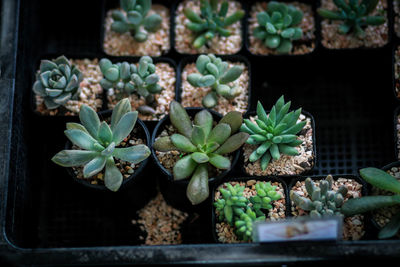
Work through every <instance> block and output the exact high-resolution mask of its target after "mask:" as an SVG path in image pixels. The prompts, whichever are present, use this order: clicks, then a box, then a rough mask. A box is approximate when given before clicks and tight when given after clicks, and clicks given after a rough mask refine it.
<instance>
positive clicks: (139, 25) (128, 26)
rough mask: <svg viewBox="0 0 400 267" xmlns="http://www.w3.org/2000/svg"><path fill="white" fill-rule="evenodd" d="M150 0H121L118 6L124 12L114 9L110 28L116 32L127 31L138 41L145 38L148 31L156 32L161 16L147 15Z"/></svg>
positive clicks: (142, 40)
mask: <svg viewBox="0 0 400 267" xmlns="http://www.w3.org/2000/svg"><path fill="white" fill-rule="evenodd" d="M151 2H152V1H151V0H121V1H120V6H121V8H122V9H123V11H124V12H122V11H120V10H114V11H113V12H112V18H113V19H114V22H113V23H112V24H111V30H112V31H115V32H118V33H125V32H129V33H130V34H131V35H132V37H133V38H134V39H135V40H136V41H138V42H144V41H146V40H147V37H148V36H147V35H148V32H156V31H157V30H158V29H159V28H160V26H161V21H162V18H161V16H160V15H158V14H152V15H150V16H147V14H148V12H149V11H150V9H151Z"/></svg>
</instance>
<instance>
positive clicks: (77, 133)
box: [64, 129, 104, 151]
mask: <svg viewBox="0 0 400 267" xmlns="http://www.w3.org/2000/svg"><path fill="white" fill-rule="evenodd" d="M64 133H65V135H66V136H67V137H68V139H69V140H70V141H71V142H72V143H73V144H74V145H77V146H79V147H80V148H83V149H86V150H96V149H97V147H96V145H95V144H98V142H97V140H96V139H94V138H93V137H92V136H90V135H89V134H87V133H86V132H84V131H81V130H78V129H72V130H65V131H64ZM103 149H104V148H103ZM96 151H97V150H96Z"/></svg>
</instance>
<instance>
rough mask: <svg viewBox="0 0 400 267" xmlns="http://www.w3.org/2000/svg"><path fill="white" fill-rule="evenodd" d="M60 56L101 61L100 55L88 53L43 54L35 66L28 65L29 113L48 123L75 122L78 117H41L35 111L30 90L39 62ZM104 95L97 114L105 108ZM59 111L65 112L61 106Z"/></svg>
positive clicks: (33, 95) (34, 103)
mask: <svg viewBox="0 0 400 267" xmlns="http://www.w3.org/2000/svg"><path fill="white" fill-rule="evenodd" d="M62 55H64V56H66V57H67V58H68V59H69V60H71V59H85V58H87V59H95V58H98V59H99V60H100V59H101V56H100V55H96V54H94V53H90V54H88V53H86V54H70V53H59V54H43V55H42V56H40V57H39V58H37V59H36V60H35V62H36V64H34V65H30V66H29V68H30V73H31V75H30V79H29V82H28V83H27V85H26V86H27V87H29V89H28V90H29V95H30V109H31V111H32V113H33V114H35V116H37V117H39V118H42V119H43V120H45V121H46V122H49V121H63V122H67V121H70V120H74V121H75V120H77V118H78V115H73V116H67V115H64V114H61V115H60V114H57V115H55V116H50V115H42V114H41V113H40V112H38V111H37V110H36V100H35V93H34V92H33V90H32V86H33V84H34V83H35V81H36V73H37V71H38V70H39V66H40V61H41V60H44V59H47V60H52V59H55V58H57V57H59V56H62ZM105 96H106V95H105V92H103V94H102V95H101V96H100V98H101V99H102V100H103V105H102V107H101V108H100V110H98V112H101V111H102V110H104V109H105V107H106V103H105V101H104V100H105V99H106V97H105ZM60 109H61V111H67V110H66V109H65V108H64V107H62V106H60Z"/></svg>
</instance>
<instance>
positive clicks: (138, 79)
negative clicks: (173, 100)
mask: <svg viewBox="0 0 400 267" xmlns="http://www.w3.org/2000/svg"><path fill="white" fill-rule="evenodd" d="M99 65H100V69H101V72H102V73H103V75H104V78H103V79H102V80H101V81H100V84H101V86H102V87H103V88H104V89H106V90H107V89H110V88H114V89H117V90H118V91H119V92H120V94H121V96H120V97H123V96H127V95H129V94H132V93H135V94H137V95H139V96H142V97H143V98H145V99H146V103H148V104H149V103H152V102H153V101H154V94H159V93H160V92H161V91H162V89H163V88H162V87H161V86H160V85H159V84H158V82H159V80H160V77H159V76H158V75H157V74H156V73H155V72H156V66H155V65H154V64H153V59H152V58H151V57H149V56H143V57H141V58H140V60H139V63H138V66H137V67H136V65H135V64H129V63H128V62H122V63H117V64H113V63H112V62H111V61H110V60H108V59H106V58H103V59H102V60H100V63H99Z"/></svg>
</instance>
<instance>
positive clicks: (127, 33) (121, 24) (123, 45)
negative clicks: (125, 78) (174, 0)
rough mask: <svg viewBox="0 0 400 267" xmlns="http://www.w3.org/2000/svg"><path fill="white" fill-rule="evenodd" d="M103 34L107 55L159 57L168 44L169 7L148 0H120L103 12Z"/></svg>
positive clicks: (167, 49) (167, 50) (167, 48)
mask: <svg viewBox="0 0 400 267" xmlns="http://www.w3.org/2000/svg"><path fill="white" fill-rule="evenodd" d="M109 2H111V1H109ZM103 35H104V36H103V49H104V52H105V53H106V54H108V55H113V56H144V55H150V56H161V55H162V54H165V53H168V52H169V50H170V47H171V45H170V13H169V9H168V8H167V7H165V6H163V5H161V4H154V5H152V1H151V0H120V7H119V8H114V7H113V8H112V9H110V10H108V11H107V14H106V15H105V21H104V34H103Z"/></svg>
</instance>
